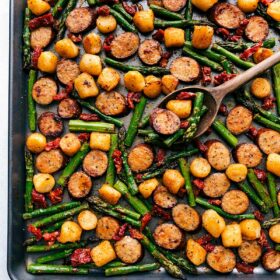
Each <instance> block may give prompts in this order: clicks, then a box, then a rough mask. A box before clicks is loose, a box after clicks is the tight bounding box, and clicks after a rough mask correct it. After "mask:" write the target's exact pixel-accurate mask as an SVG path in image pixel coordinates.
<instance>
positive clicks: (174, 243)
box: [153, 223, 183, 250]
mask: <svg viewBox="0 0 280 280" xmlns="http://www.w3.org/2000/svg"><path fill="white" fill-rule="evenodd" d="M153 236H154V239H155V242H156V243H157V244H158V245H159V246H160V247H162V248H164V249H168V250H174V249H177V248H178V247H179V246H180V245H181V244H182V241H183V234H182V232H181V230H180V229H179V228H178V227H177V226H175V225H173V224H167V223H165V224H161V225H159V226H157V227H156V229H155V231H154V234H153Z"/></svg>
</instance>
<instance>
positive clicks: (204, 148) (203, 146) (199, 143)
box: [194, 139, 208, 154]
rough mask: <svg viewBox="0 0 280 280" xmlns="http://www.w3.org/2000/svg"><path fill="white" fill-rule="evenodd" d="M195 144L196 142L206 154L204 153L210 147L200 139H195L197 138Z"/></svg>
mask: <svg viewBox="0 0 280 280" xmlns="http://www.w3.org/2000/svg"><path fill="white" fill-rule="evenodd" d="M194 144H195V146H196V147H197V148H198V149H199V151H200V152H201V153H202V154H204V153H206V152H207V150H208V147H207V146H206V145H205V144H203V143H202V142H201V141H200V140H198V139H195V140H194Z"/></svg>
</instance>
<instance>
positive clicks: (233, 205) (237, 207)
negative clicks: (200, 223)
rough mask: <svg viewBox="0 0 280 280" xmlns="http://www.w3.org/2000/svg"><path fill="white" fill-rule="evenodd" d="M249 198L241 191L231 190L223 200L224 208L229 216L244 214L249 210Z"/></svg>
mask: <svg viewBox="0 0 280 280" xmlns="http://www.w3.org/2000/svg"><path fill="white" fill-rule="evenodd" d="M249 204H250V201H249V198H248V196H247V195H246V194H245V193H244V192H242V191H239V190H231V191H229V192H226V193H225V194H224V196H223V198H222V204H221V206H222V208H223V210H224V211H225V212H227V213H229V214H233V215H235V214H242V213H244V212H246V211H247V209H248V208H249Z"/></svg>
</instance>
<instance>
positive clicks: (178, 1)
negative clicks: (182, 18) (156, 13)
mask: <svg viewBox="0 0 280 280" xmlns="http://www.w3.org/2000/svg"><path fill="white" fill-rule="evenodd" d="M186 3H187V0H162V4H163V6H164V8H165V9H167V10H169V11H171V12H178V11H180V10H182V9H183V8H184V7H185V6H186Z"/></svg>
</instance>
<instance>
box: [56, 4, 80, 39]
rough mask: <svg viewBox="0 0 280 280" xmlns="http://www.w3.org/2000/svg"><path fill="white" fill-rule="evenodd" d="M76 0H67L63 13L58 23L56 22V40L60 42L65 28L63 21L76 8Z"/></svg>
mask: <svg viewBox="0 0 280 280" xmlns="http://www.w3.org/2000/svg"><path fill="white" fill-rule="evenodd" d="M77 2H78V0H69V2H68V4H67V6H66V8H65V10H64V11H63V13H62V15H61V17H60V19H59V21H58V33H57V39H58V40H61V39H62V38H63V36H64V33H65V30H66V26H65V21H66V18H67V17H68V15H69V14H70V13H71V11H72V10H73V9H74V8H75V7H76V4H77Z"/></svg>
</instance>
